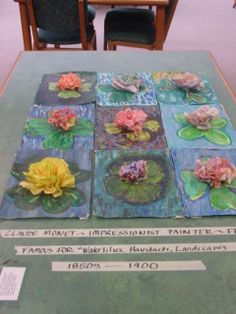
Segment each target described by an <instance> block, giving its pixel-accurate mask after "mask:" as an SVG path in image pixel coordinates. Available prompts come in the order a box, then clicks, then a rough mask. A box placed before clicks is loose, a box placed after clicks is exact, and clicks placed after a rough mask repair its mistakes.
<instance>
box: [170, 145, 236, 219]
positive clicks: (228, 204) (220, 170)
mask: <svg viewBox="0 0 236 314" xmlns="http://www.w3.org/2000/svg"><path fill="white" fill-rule="evenodd" d="M172 156H173V160H174V165H175V170H176V174H177V181H178V185H179V189H180V191H181V194H182V199H183V202H184V207H185V215H186V216H187V217H201V216H221V215H236V149H231V150H223V149H222V150H218V149H183V150H173V151H172ZM183 157H184V158H183Z"/></svg>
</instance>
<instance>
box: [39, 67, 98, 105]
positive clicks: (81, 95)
mask: <svg viewBox="0 0 236 314" xmlns="http://www.w3.org/2000/svg"><path fill="white" fill-rule="evenodd" d="M68 73H70V72H63V73H55V74H45V75H44V76H43V78H42V82H41V84H40V86H39V89H38V92H37V95H36V98H35V103H36V104H37V105H45V106H56V105H66V106H69V105H82V104H89V103H91V102H94V101H95V85H96V73H94V72H73V73H75V74H77V75H78V76H79V77H80V79H81V81H82V84H81V87H80V88H79V90H64V91H62V90H60V89H59V88H58V87H57V82H58V80H59V79H60V77H61V75H63V74H68Z"/></svg>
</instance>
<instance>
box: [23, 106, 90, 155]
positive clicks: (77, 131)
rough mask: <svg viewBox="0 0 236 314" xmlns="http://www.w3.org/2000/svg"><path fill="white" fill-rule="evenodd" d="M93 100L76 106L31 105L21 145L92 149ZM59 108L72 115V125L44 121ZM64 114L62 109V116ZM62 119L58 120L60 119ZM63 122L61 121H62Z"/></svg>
mask: <svg viewBox="0 0 236 314" xmlns="http://www.w3.org/2000/svg"><path fill="white" fill-rule="evenodd" d="M94 106H95V105H94V104H87V105H78V106H66V107H63V106H54V107H51V106H41V105H39V106H38V105H34V106H33V107H32V108H31V111H30V114H29V117H28V118H27V121H26V125H25V128H24V131H23V137H22V148H23V149H25V150H27V149H37V148H42V149H54V150H55V149H62V150H67V149H74V150H76V151H81V150H83V149H85V150H89V149H91V150H92V149H93V129H94ZM61 110H62V111H63V110H66V111H68V112H69V113H70V114H71V113H72V114H73V115H75V117H76V118H75V121H74V125H73V126H71V127H69V128H68V129H66V130H64V129H63V128H62V127H56V126H55V125H53V124H52V123H50V122H49V121H48V119H49V118H51V117H52V114H53V113H55V114H57V113H58V112H60V111H61ZM63 118H65V114H64V115H63V113H62V119H63ZM60 121H62V120H60ZM62 125H63V124H62Z"/></svg>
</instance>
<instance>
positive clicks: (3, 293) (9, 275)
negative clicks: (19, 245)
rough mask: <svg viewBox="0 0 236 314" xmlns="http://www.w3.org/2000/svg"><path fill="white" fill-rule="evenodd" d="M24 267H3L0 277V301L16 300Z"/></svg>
mask: <svg viewBox="0 0 236 314" xmlns="http://www.w3.org/2000/svg"><path fill="white" fill-rule="evenodd" d="M25 270H26V268H25V267H3V269H2V272H1V275H0V301H16V300H18V296H19V292H20V288H21V284H22V281H23V278H24V275H25Z"/></svg>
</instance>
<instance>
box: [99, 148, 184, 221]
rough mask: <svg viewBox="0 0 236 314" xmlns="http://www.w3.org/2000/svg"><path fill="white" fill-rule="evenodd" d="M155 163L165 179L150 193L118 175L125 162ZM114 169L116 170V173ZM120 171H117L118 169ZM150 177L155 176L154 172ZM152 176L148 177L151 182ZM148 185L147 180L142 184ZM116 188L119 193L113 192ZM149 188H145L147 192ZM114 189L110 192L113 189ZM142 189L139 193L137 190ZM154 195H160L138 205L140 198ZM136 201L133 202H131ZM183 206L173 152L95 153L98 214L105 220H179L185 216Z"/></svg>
mask: <svg viewBox="0 0 236 314" xmlns="http://www.w3.org/2000/svg"><path fill="white" fill-rule="evenodd" d="M141 159H144V160H147V161H150V160H151V161H154V162H155V163H156V164H158V167H160V171H161V172H163V174H164V176H163V178H162V180H161V181H160V182H159V184H154V183H152V184H151V187H150V188H149V187H148V189H147V190H146V191H143V190H142V191H140V189H139V187H140V185H136V186H135V184H136V183H131V184H132V185H133V186H132V188H133V190H132V191H133V192H134V194H133V192H131V190H130V185H129V184H128V185H126V181H121V180H120V178H119V176H118V175H117V170H118V169H119V168H120V166H121V165H123V164H124V163H128V164H129V163H131V162H132V161H134V160H141ZM112 169H113V170H112ZM115 169H116V170H115ZM149 175H152V173H150V174H149ZM148 178H149V176H148V175H147V180H148ZM117 182H118V185H119V184H120V183H119V182H123V183H124V185H123V183H122V188H121V189H122V192H121V191H120V192H119V191H118V193H117ZM142 182H144V183H145V179H144V180H143V181H142ZM145 184H146V183H145ZM112 186H113V187H114V189H115V190H116V191H115V192H114V193H113V194H112V192H113V191H114V190H113V189H112ZM146 186H147V185H145V187H144V188H143V189H144V190H145V189H146ZM109 189H110V190H109ZM137 189H139V190H137ZM150 191H152V192H151V193H152V194H153V193H154V195H155V196H156V193H158V192H157V191H160V194H159V195H158V196H157V197H154V198H153V200H152V201H149V199H150V198H149V196H148V199H146V200H145V201H142V202H141V201H139V202H134V201H133V199H136V197H137V195H139V193H140V194H142V197H143V199H145V197H146V196H145V194H148V193H149V192H150ZM130 199H132V200H130ZM182 208H183V206H182V202H181V198H180V195H179V193H178V189H177V187H176V181H175V174H174V168H173V164H172V160H171V156H170V154H169V151H167V150H157V151H144V150H138V151H130V150H129V151H115V150H113V151H97V152H96V153H95V183H94V203H93V209H94V214H95V215H97V216H100V217H105V218H115V217H122V218H125V217H127V218H128V217H176V216H183V209H182Z"/></svg>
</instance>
